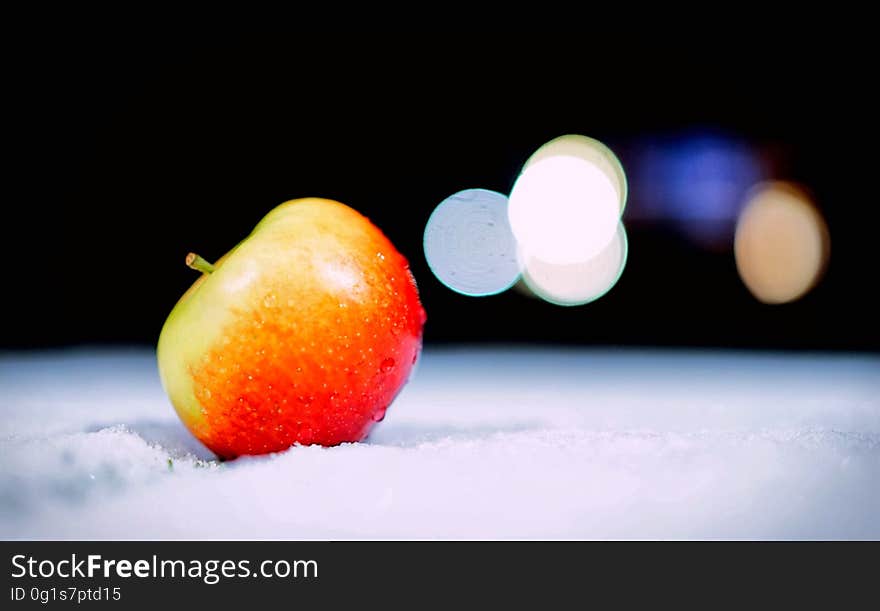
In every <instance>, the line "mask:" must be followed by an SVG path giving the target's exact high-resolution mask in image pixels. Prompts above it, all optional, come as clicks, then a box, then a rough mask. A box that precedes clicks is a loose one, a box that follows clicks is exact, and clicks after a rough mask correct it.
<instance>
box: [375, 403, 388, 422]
mask: <svg viewBox="0 0 880 611" xmlns="http://www.w3.org/2000/svg"><path fill="white" fill-rule="evenodd" d="M386 411H388V407H387V406H386V407H383V408H381V409H379V410H378V411H376V412H375V413H374V414H373V422H382V421H383V420H385V412H386Z"/></svg>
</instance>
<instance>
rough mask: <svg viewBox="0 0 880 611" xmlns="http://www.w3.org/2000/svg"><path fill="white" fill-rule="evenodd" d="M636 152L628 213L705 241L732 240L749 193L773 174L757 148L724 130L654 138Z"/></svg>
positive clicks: (632, 166) (632, 168) (637, 218)
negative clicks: (667, 223) (678, 229)
mask: <svg viewBox="0 0 880 611" xmlns="http://www.w3.org/2000/svg"><path fill="white" fill-rule="evenodd" d="M637 150H638V151H641V152H637V153H636V154H635V156H634V157H635V158H634V159H633V160H632V162H631V164H630V172H629V174H630V177H631V183H632V196H633V197H632V206H631V208H630V209H629V210H628V212H627V217H628V218H630V219H634V220H645V221H660V222H663V221H669V222H672V223H673V224H675V225H676V226H678V227H679V228H680V229H682V230H683V231H684V232H685V233H686V234H687V235H688V236H690V237H692V238H694V239H696V240H698V241H701V242H708V243H713V242H717V241H718V240H722V239H723V240H726V239H728V238H731V237H732V235H733V228H734V226H735V223H736V219H737V216H738V213H739V210H740V208H741V207H742V205H743V203H744V199H745V195H746V193H747V192H748V191H749V189H750V188H751V187H753V186H754V185H755V184H757V183H758V182H760V181H762V180H764V179H766V178H768V174H769V172H768V171H767V168H766V164H765V163H764V161H763V160H762V159H761V157H760V155H759V153H758V152H757V151H756V150H755V149H754V148H752V147H751V146H750V145H749V144H748V143H746V142H744V141H742V140H740V139H737V138H734V137H728V136H725V135H721V134H715V133H690V134H680V135H676V136H673V137H666V138H656V139H653V140H652V139H649V140H647V141H642V142H641V143H640V146H639V147H638V149H637Z"/></svg>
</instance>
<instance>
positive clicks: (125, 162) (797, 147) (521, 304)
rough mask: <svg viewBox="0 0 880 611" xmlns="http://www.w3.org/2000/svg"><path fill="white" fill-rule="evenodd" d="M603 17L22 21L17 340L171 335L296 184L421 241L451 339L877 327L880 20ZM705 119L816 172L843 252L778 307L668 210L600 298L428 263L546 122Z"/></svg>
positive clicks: (17, 48)
mask: <svg viewBox="0 0 880 611" xmlns="http://www.w3.org/2000/svg"><path fill="white" fill-rule="evenodd" d="M588 34H589V33H588V32H583V33H577V34H574V33H569V34H559V33H557V34H549V33H545V34H534V33H530V34H527V33H507V34H487V33H485V32H480V33H476V32H471V33H464V32H458V33H445V34H429V33H411V34H407V35H401V34H388V33H372V34H369V33H359V34H354V33H350V32H321V33H319V32H309V33H303V32H287V33H279V32H275V33H272V34H258V33H241V32H235V33H233V32H228V31H227V32H224V33H214V34H199V35H196V34H193V33H187V34H186V35H183V34H179V33H178V34H170V33H162V32H158V31H156V32H151V33H149V34H131V33H120V32H118V31H117V32H116V33H114V34H112V35H111V34H106V33H104V34H100V33H88V34H86V33H83V32H82V31H81V30H79V29H76V30H74V29H71V30H70V31H68V32H66V33H64V32H52V33H47V32H42V31H41V32H33V33H31V32H27V33H21V32H19V35H18V36H17V37H15V38H13V39H12V44H11V47H10V52H9V53H8V54H7V66H8V71H7V76H6V79H7V85H8V88H7V94H6V97H7V101H8V102H11V103H12V104H11V106H12V110H10V111H8V115H7V116H8V121H7V124H8V125H7V127H8V130H7V131H8V134H9V137H8V138H7V151H8V152H9V153H11V155H10V156H11V158H12V159H13V161H12V162H11V163H10V164H9V165H8V166H7V171H8V172H9V174H8V178H9V180H8V181H7V182H6V185H5V191H6V193H5V197H4V200H5V204H4V207H5V209H6V212H7V214H6V215H5V217H6V221H5V222H4V239H5V246H6V248H7V249H8V254H7V256H6V257H5V258H6V261H7V268H6V275H7V282H6V283H5V285H6V290H5V291H4V299H3V308H4V311H5V312H6V313H7V315H6V316H5V317H4V319H5V320H6V321H7V322H6V325H5V327H6V328H5V331H4V333H3V337H2V344H0V347H5V348H39V347H47V346H61V345H75V344H82V343H90V344H91V343H104V342H112V343H146V344H152V343H154V342H155V341H156V339H157V337H158V333H159V330H160V328H161V325H162V322H163V321H164V318H165V317H166V316H167V314H168V312H169V311H170V310H171V308H172V307H173V305H174V303H175V301H176V300H177V298H178V297H179V296H180V294H182V293H183V291H184V290H185V289H186V288H187V287H188V286H189V284H190V283H191V282H192V281H193V280H194V278H195V272H192V271H191V270H188V269H187V268H186V267H184V265H183V257H184V255H185V254H186V253H187V252H188V251H189V250H195V251H197V252H199V253H200V254H202V255H204V256H205V257H206V258H208V259H215V258H218V257H219V256H221V255H222V254H223V253H224V252H226V251H227V250H228V249H229V248H230V247H232V246H233V245H234V244H235V243H237V242H238V241H239V240H240V239H241V238H242V237H244V236H245V235H246V234H247V233H248V232H249V231H250V230H251V228H252V227H253V226H254V225H255V224H256V223H257V222H258V221H259V220H260V218H261V217H262V216H263V215H264V214H265V213H266V212H268V211H269V210H270V209H271V208H272V207H274V206H275V205H277V204H279V203H281V202H283V201H285V200H287V199H291V198H296V197H304V196H323V197H329V198H333V199H338V200H340V201H343V202H345V203H347V204H349V205H351V206H353V207H354V208H356V209H358V210H359V211H361V212H362V213H364V214H366V215H367V216H369V217H370V218H371V219H372V220H373V221H374V222H375V223H376V224H377V225H378V226H379V227H380V228H381V229H382V230H383V231H384V232H385V233H386V234H387V235H388V236H389V237H390V238H391V240H392V241H393V242H394V243H395V244H396V245H397V247H398V249H399V250H401V252H403V253H404V254H405V255H406V256H407V257H408V258H409V260H410V262H411V264H412V268H413V272H414V274H415V277H416V279H417V281H418V283H419V287H420V290H421V293H422V298H423V301H424V304H425V307H426V310H427V312H428V325H427V327H426V341H427V342H429V343H440V342H449V341H468V342H563V343H577V344H612V345H617V344H620V345H627V344H637V345H670V346H676V345H705V346H732V347H760V348H782V349H785V348H792V349H794V348H797V349H801V348H808V349H817V348H819V349H847V350H851V349H860V350H877V349H878V348H880V333H878V326H877V322H876V321H877V310H878V308H877V300H876V297H875V296H874V294H875V290H874V288H875V286H876V284H877V279H878V274H877V271H876V268H877V263H878V257H877V254H876V252H877V251H876V242H877V227H878V225H877V222H878V219H880V215H878V212H877V200H878V197H877V195H878V181H877V171H876V152H875V150H874V147H875V146H876V140H875V139H874V138H873V134H874V132H875V131H876V130H875V129H874V115H875V113H876V106H875V105H874V101H873V99H872V98H871V97H870V89H871V88H872V87H871V79H873V73H874V72H875V71H876V70H875V69H874V68H872V67H871V63H870V55H869V49H870V45H869V44H868V42H869V41H863V40H861V39H860V38H858V37H855V36H853V37H850V38H849V39H844V40H842V41H840V42H836V43H834V44H831V43H828V44H824V43H823V41H821V40H813V39H809V38H806V39H805V34H804V33H803V32H800V33H799V36H797V37H793V38H791V39H787V38H782V37H780V36H779V32H778V31H776V30H770V31H766V32H744V33H743V34H742V36H740V37H738V38H735V39H734V40H733V41H731V42H727V41H725V42H724V43H721V42H717V41H716V42H707V41H706V40H705V39H702V40H696V39H693V40H692V39H689V38H687V37H682V36H675V37H673V36H670V37H669V40H666V41H663V42H652V43H644V44H638V42H637V40H636V39H637V37H636V36H629V37H627V36H622V35H621V36H617V37H610V38H608V39H607V40H605V39H603V40H601V41H600V40H597V39H596V38H594V37H592V36H590V35H588ZM694 128H698V129H704V128H705V129H717V130H723V131H724V132H726V133H732V134H736V135H737V136H739V137H743V138H745V139H747V140H748V141H750V142H753V143H755V144H756V145H760V146H765V147H771V148H776V149H779V150H782V151H784V153H785V155H784V157H785V160H786V162H785V165H784V167H783V168H782V171H783V172H784V175H783V176H780V177H782V178H788V179H792V180H796V181H799V182H801V183H802V184H804V185H805V186H807V187H808V188H809V189H811V190H812V191H813V193H814V194H815V196H816V200H817V202H818V203H819V205H820V206H821V208H822V211H823V213H824V214H825V216H826V219H827V220H828V223H829V227H830V232H831V238H832V257H831V262H830V267H829V269H828V272H827V275H826V277H825V279H824V281H823V282H822V283H821V284H820V285H819V286H818V287H817V288H816V289H815V290H814V291H813V292H811V293H810V294H808V295H807V296H806V297H805V298H803V299H802V300H800V301H798V302H795V303H793V304H789V305H784V306H765V305H761V304H759V303H758V302H757V301H756V300H754V299H753V298H752V297H751V296H750V294H749V293H748V292H747V290H746V289H745V288H744V286H743V285H742V283H741V282H740V280H739V278H738V276H737V273H736V268H735V265H734V262H733V257H732V254H731V252H729V251H724V250H722V251H711V250H707V249H704V248H701V247H699V246H697V245H695V244H693V243H690V242H687V241H686V240H683V239H682V237H681V236H680V235H679V234H678V233H677V232H676V231H674V230H673V229H672V228H670V227H667V226H664V225H663V224H661V223H637V222H634V223H632V224H630V225H628V227H627V229H628V232H629V244H630V255H629V261H628V265H627V268H626V271H625V273H624V275H623V277H622V278H621V280H620V282H619V283H618V285H617V286H616V287H615V288H614V289H613V290H612V291H611V292H610V293H609V294H608V295H606V296H605V297H604V298H603V299H601V300H599V301H598V302H596V303H594V304H590V305H588V306H585V307H580V308H559V307H555V306H551V305H549V304H546V303H542V302H539V301H535V300H531V299H528V298H526V297H523V296H521V295H519V294H517V293H514V292H508V293H506V294H503V295H500V296H496V297H491V298H485V299H473V298H467V297H463V296H460V295H457V294H455V293H453V292H451V291H449V290H448V289H446V288H445V287H443V286H442V285H441V284H440V283H439V282H438V281H437V280H436V279H435V278H434V277H433V275H432V274H431V273H430V271H429V270H428V267H427V264H426V262H425V259H424V255H423V253H422V248H421V240H422V232H423V229H424V225H425V222H426V221H427V219H428V217H429V215H430V213H431V211H432V210H433V208H434V206H435V205H436V204H437V203H439V201H440V200H442V199H443V198H445V197H446V196H448V195H450V194H451V193H453V192H455V191H458V190H460V189H463V188H468V187H484V188H489V189H497V190H499V191H502V192H507V191H508V190H509V189H510V187H511V185H512V183H513V180H514V178H515V176H516V175H517V173H518V171H519V168H520V166H521V164H522V163H523V161H525V159H526V158H527V157H528V156H529V154H530V153H531V152H532V151H533V150H534V149H535V148H537V147H538V146H539V145H540V144H542V143H543V142H545V141H547V140H549V139H551V138H553V137H556V136H558V135H561V134H564V133H583V134H587V135H590V136H593V137H596V138H599V139H601V140H603V141H605V142H606V143H608V144H609V145H610V146H611V147H612V148H613V149H615V150H618V151H619V152H620V154H621V158H622V161H623V163H624V165H625V166H626V165H627V153H626V151H627V150H629V148H628V147H632V146H633V143H636V144H637V143H638V142H639V138H640V137H642V136H644V135H657V134H660V135H662V134H669V133H676V132H677V131H679V130H688V129H694ZM640 188H642V189H643V188H646V187H645V186H644V185H633V184H631V189H633V190H634V192H632V193H631V197H638V195H639V194H638V192H637V190H638V189H640ZM22 213H23V216H22V218H18V217H19V215H21V214H22Z"/></svg>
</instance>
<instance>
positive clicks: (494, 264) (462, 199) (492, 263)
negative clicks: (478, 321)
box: [424, 189, 520, 297]
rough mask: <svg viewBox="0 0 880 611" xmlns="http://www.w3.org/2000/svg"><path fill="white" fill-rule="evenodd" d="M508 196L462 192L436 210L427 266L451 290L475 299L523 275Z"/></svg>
mask: <svg viewBox="0 0 880 611" xmlns="http://www.w3.org/2000/svg"><path fill="white" fill-rule="evenodd" d="M507 207H508V200H507V197H506V196H505V195H502V194H501V193H497V192H495V191H489V190H487V189H466V190H464V191H459V192H458V193H455V194H454V195H451V196H450V197H447V198H446V199H445V200H443V201H442V202H440V204H439V205H438V206H437V207H436V208H435V209H434V212H433V213H432V214H431V217H430V218H429V219H428V223H427V225H426V226H425V235H424V250H425V258H426V259H427V261H428V266H429V267H430V268H431V271H432V272H433V273H434V275H435V276H436V277H437V279H438V280H440V282H442V283H443V284H444V285H446V286H447V287H448V288H450V289H452V290H453V291H456V292H458V293H461V294H463V295H468V296H472V297H480V296H486V295H494V294H497V293H500V292H502V291H505V290H507V289H508V288H510V287H511V286H512V285H513V284H514V283H515V282H516V281H517V280H518V279H519V275H520V264H519V260H518V258H517V243H516V239H515V238H514V235H513V232H512V231H511V228H510V224H509V222H508V214H507Z"/></svg>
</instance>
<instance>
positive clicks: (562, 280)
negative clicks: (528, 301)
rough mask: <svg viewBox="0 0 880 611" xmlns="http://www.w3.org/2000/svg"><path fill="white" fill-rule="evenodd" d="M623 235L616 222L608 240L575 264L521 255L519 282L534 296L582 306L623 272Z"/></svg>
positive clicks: (564, 304)
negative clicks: (586, 257)
mask: <svg viewBox="0 0 880 611" xmlns="http://www.w3.org/2000/svg"><path fill="white" fill-rule="evenodd" d="M627 248H628V244H627V238H626V230H625V229H624V227H623V223H618V226H617V232H616V233H615V234H614V237H613V238H612V240H611V241H610V242H609V243H608V244H607V245H606V246H605V247H604V248H603V249H602V250H601V251H600V252H599V254H597V255H596V256H594V257H592V258H590V259H588V260H586V261H582V262H579V263H569V264H554V263H547V262H546V261H541V260H540V259H538V258H536V257H534V256H528V255H522V256H523V259H524V261H523V265H524V267H523V274H522V278H523V283H524V284H525V285H526V286H527V287H528V288H529V290H530V291H531V292H532V293H534V294H535V295H537V296H538V297H540V298H542V299H544V300H545V301H549V302H550V303H554V304H556V305H562V306H574V305H584V304H587V303H590V302H591V301H595V300H596V299H599V298H600V297H602V296H603V295H604V294H605V293H607V292H608V291H610V290H611V289H612V287H614V285H615V284H616V283H617V280H618V279H619V278H620V276H621V274H622V273H623V268H624V267H625V265H626V257H627Z"/></svg>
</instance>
